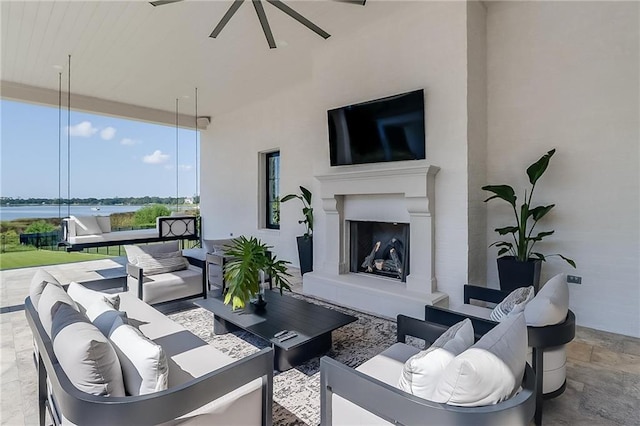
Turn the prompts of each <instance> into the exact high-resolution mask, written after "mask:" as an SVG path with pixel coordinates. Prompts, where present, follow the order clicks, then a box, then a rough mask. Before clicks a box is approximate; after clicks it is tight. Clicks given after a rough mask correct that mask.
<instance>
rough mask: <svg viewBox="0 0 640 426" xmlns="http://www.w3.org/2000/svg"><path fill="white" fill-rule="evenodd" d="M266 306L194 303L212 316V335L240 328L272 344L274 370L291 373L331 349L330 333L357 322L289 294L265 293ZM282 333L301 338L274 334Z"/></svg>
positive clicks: (213, 300)
mask: <svg viewBox="0 0 640 426" xmlns="http://www.w3.org/2000/svg"><path fill="white" fill-rule="evenodd" d="M264 298H265V300H266V301H267V306H266V307H265V308H263V309H259V308H256V307H255V306H254V305H252V304H250V303H247V306H246V307H245V309H243V310H238V311H232V309H231V305H225V304H224V303H223V298H222V297H210V298H208V299H204V300H198V301H196V302H194V303H195V304H196V305H198V306H200V307H202V308H204V309H206V310H208V311H210V312H212V313H213V333H214V334H225V333H228V332H230V331H234V330H237V329H238V328H240V329H243V330H245V331H248V332H249V333H251V334H253V335H255V336H258V337H260V338H261V339H264V340H266V341H268V342H269V343H271V346H272V347H273V349H274V351H275V357H274V369H276V370H278V371H285V370H288V369H290V368H292V367H294V366H296V365H299V364H301V363H303V362H305V361H307V360H308V359H310V358H313V357H314V356H319V355H322V354H323V353H325V352H327V351H328V350H329V349H331V332H332V331H333V330H335V329H337V328H340V327H342V326H344V325H347V324H350V323H352V322H354V321H356V320H357V318H356V317H353V316H351V315H346V314H343V313H341V312H338V311H335V310H333V309H329V308H325V307H324V306H319V305H315V304H313V303H309V302H306V301H304V300H300V299H297V298H295V297H292V296H289V295H287V294H284V295H282V296H281V295H280V294H279V292H276V291H266V292H265V296H264ZM281 330H290V331H295V332H296V333H297V334H298V336H297V337H294V338H292V339H289V340H285V341H284V342H281V341H279V340H278V339H277V338H274V337H273V335H274V334H276V333H277V332H279V331H281Z"/></svg>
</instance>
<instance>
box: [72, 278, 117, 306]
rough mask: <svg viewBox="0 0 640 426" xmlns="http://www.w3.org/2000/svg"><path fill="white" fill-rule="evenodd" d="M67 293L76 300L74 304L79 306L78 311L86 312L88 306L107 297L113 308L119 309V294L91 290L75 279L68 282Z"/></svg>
mask: <svg viewBox="0 0 640 426" xmlns="http://www.w3.org/2000/svg"><path fill="white" fill-rule="evenodd" d="M67 293H68V294H69V296H71V298H72V299H73V300H74V301H75V302H76V305H78V307H79V308H80V312H86V311H87V309H88V308H89V306H91V305H93V304H94V303H95V302H97V301H99V300H102V299H103V298H104V299H107V301H108V302H109V303H110V304H111V306H112V307H113V309H116V310H117V309H120V295H118V294H111V293H103V292H101V291H96V290H91V289H90V288H87V287H85V286H83V285H82V284H78V283H77V282H75V281H71V282H70V283H69V287H68V288H67Z"/></svg>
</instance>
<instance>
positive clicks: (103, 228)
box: [62, 215, 199, 250]
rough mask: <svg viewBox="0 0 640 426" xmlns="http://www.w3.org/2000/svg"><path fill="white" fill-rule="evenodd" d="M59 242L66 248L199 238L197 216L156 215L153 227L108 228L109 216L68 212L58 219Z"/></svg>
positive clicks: (109, 226) (109, 225)
mask: <svg viewBox="0 0 640 426" xmlns="http://www.w3.org/2000/svg"><path fill="white" fill-rule="evenodd" d="M62 229H63V244H65V245H67V247H68V248H69V249H70V250H74V249H75V250H82V249H83V248H89V247H100V246H107V245H118V244H132V243H136V242H154V241H164V240H171V239H192V240H197V239H198V238H199V226H198V218H197V217H196V216H190V215H176V216H160V217H158V218H156V227H155V228H150V229H133V230H126V231H114V232H112V231H111V218H110V217H109V216H70V217H68V218H65V219H63V220H62Z"/></svg>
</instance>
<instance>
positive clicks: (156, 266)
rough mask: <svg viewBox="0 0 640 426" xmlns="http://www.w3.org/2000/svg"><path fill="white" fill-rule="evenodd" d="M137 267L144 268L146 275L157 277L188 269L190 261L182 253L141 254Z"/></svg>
mask: <svg viewBox="0 0 640 426" xmlns="http://www.w3.org/2000/svg"><path fill="white" fill-rule="evenodd" d="M136 266H138V267H139V268H142V272H143V273H144V275H156V274H164V273H166V272H173V271H180V270H182V269H187V268H188V267H189V261H188V260H187V259H185V258H184V257H183V256H182V252H181V251H176V252H173V253H157V254H153V255H151V254H140V255H138V264H137V265H136Z"/></svg>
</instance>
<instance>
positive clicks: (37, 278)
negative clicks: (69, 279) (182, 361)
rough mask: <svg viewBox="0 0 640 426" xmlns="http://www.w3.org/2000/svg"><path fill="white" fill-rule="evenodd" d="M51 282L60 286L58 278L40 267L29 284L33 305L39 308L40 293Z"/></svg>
mask: <svg viewBox="0 0 640 426" xmlns="http://www.w3.org/2000/svg"><path fill="white" fill-rule="evenodd" d="M49 283H53V284H55V285H58V286H59V285H60V283H59V282H58V280H56V279H55V277H54V276H53V275H51V274H50V273H49V272H47V271H46V270H44V269H38V270H37V271H36V274H35V275H34V276H33V278H32V279H31V285H30V286H29V297H30V298H31V303H33V306H34V307H35V308H36V309H38V302H39V301H40V295H41V294H42V292H43V291H44V288H45V287H46V286H47V284H49Z"/></svg>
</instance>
